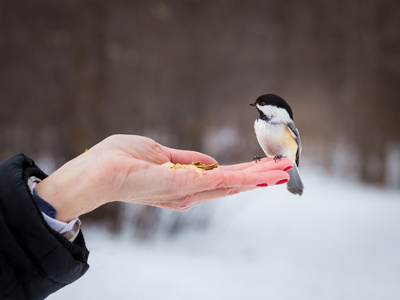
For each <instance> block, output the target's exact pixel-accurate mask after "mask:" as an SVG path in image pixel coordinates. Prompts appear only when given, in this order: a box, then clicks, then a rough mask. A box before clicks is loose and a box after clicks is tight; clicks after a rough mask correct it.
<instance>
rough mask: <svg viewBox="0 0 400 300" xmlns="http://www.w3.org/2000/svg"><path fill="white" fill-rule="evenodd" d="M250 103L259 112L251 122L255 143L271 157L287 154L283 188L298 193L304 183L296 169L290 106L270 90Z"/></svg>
mask: <svg viewBox="0 0 400 300" xmlns="http://www.w3.org/2000/svg"><path fill="white" fill-rule="evenodd" d="M250 105H251V106H254V107H255V108H256V109H257V110H258V112H259V113H260V116H259V117H258V118H257V119H256V121H255V122H254V130H255V132H256V136H257V140H258V143H259V144H260V146H261V148H262V149H263V150H264V152H265V154H266V155H267V156H269V157H274V158H275V160H276V159H279V158H281V157H287V158H289V159H290V160H292V161H293V168H292V169H290V170H289V171H288V173H289V175H290V180H289V181H288V183H287V189H288V190H289V191H290V192H291V193H293V194H298V195H300V196H301V194H302V193H303V190H304V186H303V182H302V180H301V177H300V174H299V170H298V169H297V167H298V165H299V161H300V154H301V141H300V134H299V131H298V130H297V128H296V126H295V125H294V121H293V112H292V109H291V108H290V106H289V104H287V102H286V101H285V100H283V99H282V98H281V97H279V96H277V95H274V94H265V95H262V96H260V97H258V98H257V100H256V102H254V103H250ZM255 159H260V157H255Z"/></svg>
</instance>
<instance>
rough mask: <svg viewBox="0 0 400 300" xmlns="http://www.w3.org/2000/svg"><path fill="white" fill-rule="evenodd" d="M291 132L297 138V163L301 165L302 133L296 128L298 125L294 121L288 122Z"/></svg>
mask: <svg viewBox="0 0 400 300" xmlns="http://www.w3.org/2000/svg"><path fill="white" fill-rule="evenodd" d="M287 126H288V128H289V130H290V132H291V133H292V135H293V137H294V138H295V139H296V142H297V145H298V148H297V152H296V164H297V165H299V163H300V155H301V140H300V133H299V131H298V130H297V128H296V125H294V123H289V124H287Z"/></svg>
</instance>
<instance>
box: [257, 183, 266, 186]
mask: <svg viewBox="0 0 400 300" xmlns="http://www.w3.org/2000/svg"><path fill="white" fill-rule="evenodd" d="M257 186H268V183H260V184H257Z"/></svg>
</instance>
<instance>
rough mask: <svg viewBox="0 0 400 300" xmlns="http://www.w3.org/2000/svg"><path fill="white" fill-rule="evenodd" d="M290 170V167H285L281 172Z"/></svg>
mask: <svg viewBox="0 0 400 300" xmlns="http://www.w3.org/2000/svg"><path fill="white" fill-rule="evenodd" d="M291 168H293V167H292V166H289V167H286V168H284V169H283V171H289V170H290V169H291Z"/></svg>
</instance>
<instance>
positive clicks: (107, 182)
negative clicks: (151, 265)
mask: <svg viewBox="0 0 400 300" xmlns="http://www.w3.org/2000/svg"><path fill="white" fill-rule="evenodd" d="M197 161H200V162H201V163H203V164H214V163H216V160H215V159H213V158H212V157H210V156H207V155H205V154H203V153H199V152H194V151H185V150H178V149H173V148H168V147H165V146H163V145H160V144H158V143H157V142H155V141H153V140H151V139H149V138H146V137H142V136H134V135H113V136H110V137H108V138H106V139H105V140H103V141H102V142H100V143H98V144H97V145H95V146H93V147H92V148H90V149H89V150H88V151H87V152H85V153H83V154H81V155H79V156H78V157H76V158H74V159H72V160H71V161H69V162H67V163H66V164H65V165H63V166H62V167H61V168H59V169H58V170H56V171H55V172H54V173H53V174H51V175H50V176H49V177H47V178H46V179H45V180H43V181H41V182H40V183H39V184H38V185H37V186H36V191H37V193H38V195H39V196H41V197H42V198H43V199H45V200H46V201H47V202H49V203H50V204H51V205H52V206H53V207H54V208H55V209H56V210H57V215H56V219H58V220H60V221H64V222H68V221H70V220H72V219H75V218H78V217H79V216H81V215H83V214H86V213H88V212H90V211H92V210H94V209H96V208H97V207H99V206H101V205H103V204H106V203H109V202H114V201H122V202H131V203H139V204H144V205H151V206H157V207H162V208H166V209H170V210H174V211H185V210H188V209H190V208H191V207H193V206H195V205H197V204H200V203H202V202H205V201H208V200H211V199H216V198H221V197H225V196H228V195H233V194H237V193H240V192H244V191H249V190H253V189H255V188H257V187H261V186H271V185H275V184H282V183H285V182H287V181H288V180H289V175H288V174H287V172H286V171H287V170H289V169H290V168H291V167H292V162H291V161H290V160H289V159H286V158H282V159H278V160H277V161H276V162H275V160H274V159H273V158H263V159H261V160H258V161H256V162H254V161H253V162H248V163H242V164H235V165H228V166H219V167H218V168H217V169H214V170H210V171H205V172H202V173H197V172H195V171H193V170H190V169H169V168H166V167H163V166H161V164H163V163H166V162H172V163H180V164H190V163H192V162H197Z"/></svg>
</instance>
